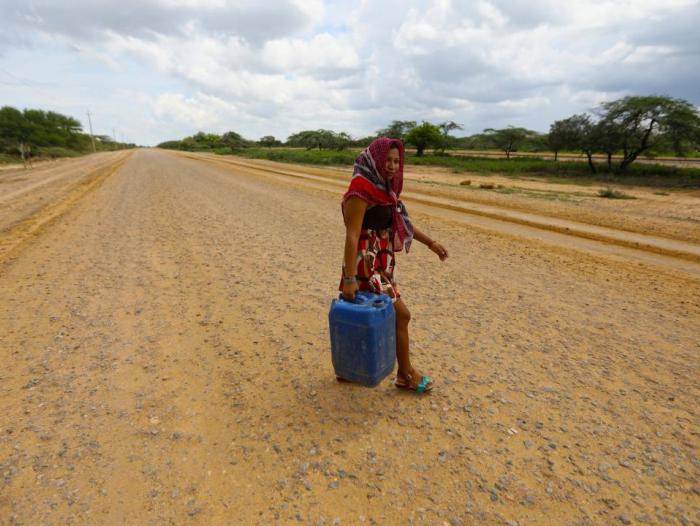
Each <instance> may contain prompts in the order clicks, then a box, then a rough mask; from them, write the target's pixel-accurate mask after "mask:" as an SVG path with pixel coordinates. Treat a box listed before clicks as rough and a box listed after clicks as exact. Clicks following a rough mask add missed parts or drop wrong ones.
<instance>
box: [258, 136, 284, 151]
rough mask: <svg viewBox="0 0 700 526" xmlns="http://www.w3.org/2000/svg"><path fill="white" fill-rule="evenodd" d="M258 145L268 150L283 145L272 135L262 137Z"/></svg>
mask: <svg viewBox="0 0 700 526" xmlns="http://www.w3.org/2000/svg"><path fill="white" fill-rule="evenodd" d="M258 143H259V144H260V146H266V147H268V148H271V147H273V146H278V145H279V144H281V143H280V142H279V141H278V140H277V139H275V138H274V136H272V135H265V136H264V137H260V140H259V141H258Z"/></svg>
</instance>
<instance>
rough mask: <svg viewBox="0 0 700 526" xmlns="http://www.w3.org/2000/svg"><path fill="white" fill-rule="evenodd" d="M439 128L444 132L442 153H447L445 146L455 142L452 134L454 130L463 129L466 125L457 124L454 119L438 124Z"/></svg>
mask: <svg viewBox="0 0 700 526" xmlns="http://www.w3.org/2000/svg"><path fill="white" fill-rule="evenodd" d="M438 128H440V131H441V132H442V144H441V145H440V153H445V148H449V147H451V146H452V145H453V144H454V137H451V136H450V132H451V131H452V130H463V129H464V126H462V125H461V124H457V123H456V122H454V121H446V122H441V123H440V124H438Z"/></svg>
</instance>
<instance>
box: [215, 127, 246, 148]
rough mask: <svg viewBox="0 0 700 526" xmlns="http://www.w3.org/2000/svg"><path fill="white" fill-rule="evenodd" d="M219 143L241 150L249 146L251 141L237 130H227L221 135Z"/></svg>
mask: <svg viewBox="0 0 700 526" xmlns="http://www.w3.org/2000/svg"><path fill="white" fill-rule="evenodd" d="M219 144H220V145H222V146H228V147H229V148H231V149H233V150H240V149H241V148H245V147H246V146H248V145H249V144H250V142H249V141H247V140H246V139H244V138H243V137H242V136H241V135H240V134H238V133H236V132H235V131H227V132H226V133H224V134H223V135H222V136H221V140H220V141H219Z"/></svg>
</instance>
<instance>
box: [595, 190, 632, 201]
mask: <svg viewBox="0 0 700 526" xmlns="http://www.w3.org/2000/svg"><path fill="white" fill-rule="evenodd" d="M598 197H605V198H607V199H636V197H632V196H631V195H627V194H625V193H622V192H620V191H618V190H613V189H612V188H605V189H604V190H600V191H599V192H598Z"/></svg>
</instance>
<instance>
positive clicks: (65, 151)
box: [38, 146, 83, 159]
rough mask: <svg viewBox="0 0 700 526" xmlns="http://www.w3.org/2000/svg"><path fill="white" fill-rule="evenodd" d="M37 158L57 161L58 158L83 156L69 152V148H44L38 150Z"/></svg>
mask: <svg viewBox="0 0 700 526" xmlns="http://www.w3.org/2000/svg"><path fill="white" fill-rule="evenodd" d="M38 153H39V155H38V157H39V158H40V159H41V158H45V159H58V158H59V157H78V156H80V155H83V154H82V153H80V152H76V151H75V150H71V149H70V148H62V147H60V146H46V147H43V148H39V152H38Z"/></svg>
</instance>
